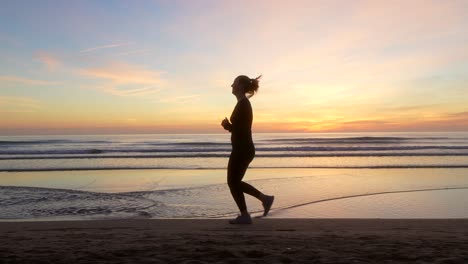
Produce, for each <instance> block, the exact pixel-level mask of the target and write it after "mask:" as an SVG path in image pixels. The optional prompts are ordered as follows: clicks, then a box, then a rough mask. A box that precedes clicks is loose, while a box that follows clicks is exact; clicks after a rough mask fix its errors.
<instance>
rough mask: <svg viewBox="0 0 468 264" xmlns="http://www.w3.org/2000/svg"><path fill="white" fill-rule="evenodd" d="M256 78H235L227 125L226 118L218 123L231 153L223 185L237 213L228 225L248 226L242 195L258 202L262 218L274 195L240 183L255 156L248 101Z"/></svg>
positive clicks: (247, 213) (248, 215) (255, 88)
mask: <svg viewBox="0 0 468 264" xmlns="http://www.w3.org/2000/svg"><path fill="white" fill-rule="evenodd" d="M260 77H261V75H260V76H258V77H257V78H255V79H250V78H249V77H247V76H245V75H240V76H237V78H236V79H235V80H234V82H233V83H232V85H231V87H232V94H234V95H235V96H236V97H237V104H236V107H235V108H234V110H233V111H232V114H231V118H230V122H229V120H228V119H227V118H224V120H223V121H222V122H221V126H223V127H224V129H226V130H228V131H229V132H231V145H232V152H231V156H230V157H229V163H228V168H227V182H228V185H229V189H230V190H231V194H232V197H233V198H234V201H235V202H236V204H237V207H239V210H240V215H239V216H238V217H237V218H235V219H232V220H230V221H229V223H231V224H251V223H252V218H251V217H250V214H249V212H248V211H247V205H246V203H245V197H244V193H247V194H250V195H252V196H253V197H255V198H257V199H259V200H260V201H261V202H262V205H263V208H264V212H263V215H264V216H266V215H267V214H268V211H269V210H270V208H271V205H272V204H273V200H274V196H269V195H265V194H263V193H262V192H260V191H259V190H257V189H256V188H255V187H253V186H252V185H250V184H248V183H245V182H243V181H242V178H243V177H244V174H245V172H246V170H247V167H248V166H249V164H250V162H251V161H252V160H253V158H254V156H255V146H254V143H253V140H252V130H251V128H252V120H253V113H252V106H251V105H250V101H249V98H250V97H252V96H253V95H254V94H255V92H257V90H258V81H259V79H260ZM246 95H248V96H246Z"/></svg>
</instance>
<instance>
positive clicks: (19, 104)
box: [0, 96, 41, 113]
mask: <svg viewBox="0 0 468 264" xmlns="http://www.w3.org/2000/svg"><path fill="white" fill-rule="evenodd" d="M40 106H41V103H40V102H39V101H38V100H36V99H32V98H28V97H17V96H0V113H29V112H35V111H37V109H39V108H40Z"/></svg>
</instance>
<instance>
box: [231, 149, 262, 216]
mask: <svg viewBox="0 0 468 264" xmlns="http://www.w3.org/2000/svg"><path fill="white" fill-rule="evenodd" d="M254 156H255V150H248V151H233V152H232V153H231V156H230V157H229V163H228V171H227V182H228V185H229V189H230V190H231V194H232V197H233V198H234V201H236V204H237V207H239V210H240V211H241V212H242V211H246V210H247V205H246V203H245V197H244V193H247V194H250V195H252V196H253V197H256V198H259V197H260V195H261V192H260V191H259V190H257V189H255V187H253V186H252V185H250V184H248V183H245V182H243V181H242V178H244V174H245V171H246V170H247V167H249V164H250V162H251V161H252V160H253V158H254Z"/></svg>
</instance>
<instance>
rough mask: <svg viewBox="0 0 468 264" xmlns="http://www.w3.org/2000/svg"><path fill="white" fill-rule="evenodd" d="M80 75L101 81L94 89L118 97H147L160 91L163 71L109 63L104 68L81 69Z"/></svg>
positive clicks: (162, 83) (162, 82) (163, 82)
mask: <svg viewBox="0 0 468 264" xmlns="http://www.w3.org/2000/svg"><path fill="white" fill-rule="evenodd" d="M78 73H79V74H80V75H83V76H86V77H89V78H92V79H97V80H101V81H102V82H103V83H101V84H99V85H96V86H94V87H96V88H98V89H100V90H102V91H104V92H107V93H110V94H113V95H118V96H148V95H151V94H155V93H157V92H159V91H160V90H161V89H162V86H163V85H164V84H165V81H164V80H163V78H162V75H163V74H164V72H163V71H154V70H150V69H146V68H144V67H141V66H135V65H130V64H126V63H120V62H119V63H111V64H108V65H106V66H104V67H98V68H89V69H81V70H79V71H78Z"/></svg>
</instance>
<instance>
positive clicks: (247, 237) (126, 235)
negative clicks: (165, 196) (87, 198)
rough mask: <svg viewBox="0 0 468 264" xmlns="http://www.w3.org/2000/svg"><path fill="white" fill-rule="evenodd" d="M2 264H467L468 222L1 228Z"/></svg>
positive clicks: (179, 222) (103, 223)
mask: <svg viewBox="0 0 468 264" xmlns="http://www.w3.org/2000/svg"><path fill="white" fill-rule="evenodd" d="M0 234H1V236H0V260H1V261H0V262H1V263H415V262H416V263H468V219H410V220H408V219H255V221H254V224H253V225H248V226H234V225H229V224H227V220H226V219H213V220H211V219H210V220H209V219H141V220H99V221H98V220H96V221H50V222H1V223H0Z"/></svg>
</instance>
